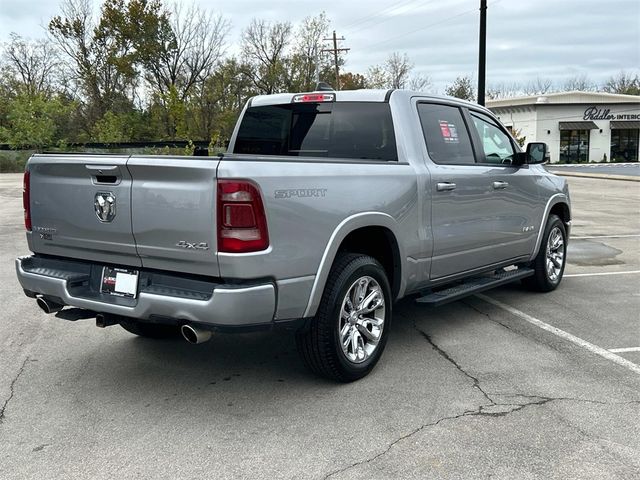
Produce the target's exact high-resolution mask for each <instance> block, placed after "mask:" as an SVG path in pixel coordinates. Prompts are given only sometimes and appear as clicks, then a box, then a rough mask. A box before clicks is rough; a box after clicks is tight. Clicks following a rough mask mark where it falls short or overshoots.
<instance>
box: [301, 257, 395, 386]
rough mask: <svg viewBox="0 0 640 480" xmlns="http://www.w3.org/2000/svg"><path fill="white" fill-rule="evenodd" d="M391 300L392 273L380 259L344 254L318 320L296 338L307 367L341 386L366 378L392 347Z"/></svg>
mask: <svg viewBox="0 0 640 480" xmlns="http://www.w3.org/2000/svg"><path fill="white" fill-rule="evenodd" d="M363 289H364V290H363ZM363 292H364V294H363ZM362 295H364V299H365V300H366V302H365V301H362V300H361V299H362ZM354 299H357V300H354ZM391 300H392V299H391V288H390V287H389V281H388V280H387V275H386V273H385V271H384V268H382V265H380V263H379V262H378V261H377V260H375V259H374V258H372V257H369V256H367V255H361V254H341V255H340V256H339V257H338V258H337V259H336V261H335V262H334V264H333V266H332V268H331V272H330V273H329V278H328V279H327V284H326V286H325V289H324V292H323V295H322V300H321V301H320V306H319V307H318V312H317V313H316V316H315V317H314V318H313V320H312V321H311V324H310V325H309V326H308V327H307V328H306V329H303V330H301V331H299V332H298V333H297V335H296V343H297V346H298V351H299V352H300V355H301V357H302V359H303V361H304V363H305V364H306V366H307V367H308V368H309V369H310V370H311V371H312V372H314V373H316V374H318V375H321V376H323V377H325V378H328V379H331V380H336V381H338V382H352V381H354V380H358V379H360V378H362V377H364V376H366V375H367V374H368V373H369V372H370V371H371V370H372V369H373V367H374V366H375V365H376V363H377V362H378V360H380V357H381V356H382V352H383V351H384V347H385V345H386V343H387V338H388V335H389V327H390V326H391V316H392V315H391ZM361 312H362V313H361ZM342 313H344V315H343V314H342ZM364 330H367V331H366V332H365V331H364ZM363 332H364V333H363ZM341 339H342V340H346V341H345V342H344V344H346V345H345V346H343V345H344V344H343V342H342V340H341Z"/></svg>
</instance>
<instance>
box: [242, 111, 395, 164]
mask: <svg viewBox="0 0 640 480" xmlns="http://www.w3.org/2000/svg"><path fill="white" fill-rule="evenodd" d="M233 152H234V153H244V154H253V155H281V156H297V157H326V158H346V159H363V160H380V161H397V159H398V153H397V149H396V140H395V134H394V131H393V121H392V119H391V110H390V109H389V104H388V103H382V102H370V103H367V102H335V103H334V102H326V103H292V104H284V105H269V106H261V107H250V108H248V109H247V111H246V112H245V114H244V116H243V117H242V121H241V123H240V129H239V130H238V136H237V138H236V143H235V147H234V150H233Z"/></svg>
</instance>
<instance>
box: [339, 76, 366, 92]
mask: <svg viewBox="0 0 640 480" xmlns="http://www.w3.org/2000/svg"><path fill="white" fill-rule="evenodd" d="M340 87H341V88H342V89H343V90H359V89H361V88H367V79H366V78H365V76H364V75H360V74H359V73H352V72H343V73H341V74H340Z"/></svg>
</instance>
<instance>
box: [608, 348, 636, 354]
mask: <svg viewBox="0 0 640 480" xmlns="http://www.w3.org/2000/svg"><path fill="white" fill-rule="evenodd" d="M609 351H610V352H611V353H626V352H640V347H625V348H610V349H609Z"/></svg>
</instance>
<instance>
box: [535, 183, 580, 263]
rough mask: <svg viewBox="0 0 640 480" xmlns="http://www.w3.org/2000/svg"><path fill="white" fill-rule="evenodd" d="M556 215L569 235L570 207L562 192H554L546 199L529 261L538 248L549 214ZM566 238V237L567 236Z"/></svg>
mask: <svg viewBox="0 0 640 480" xmlns="http://www.w3.org/2000/svg"><path fill="white" fill-rule="evenodd" d="M552 214H553V215H558V217H560V219H561V220H562V223H564V225H565V229H566V231H567V237H568V236H569V226H570V225H571V207H570V206H569V198H568V197H567V196H566V195H565V194H564V193H556V194H555V195H552V196H551V198H549V200H548V201H547V205H546V206H545V209H544V214H543V215H542V220H541V222H540V228H539V229H538V237H537V239H536V245H535V248H534V250H533V253H532V255H531V258H530V261H532V260H533V259H534V258H535V257H536V255H537V254H538V251H539V250H540V245H541V244H542V236H543V234H544V227H545V225H546V224H547V220H548V218H549V216H550V215H552ZM567 240H568V238H567Z"/></svg>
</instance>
